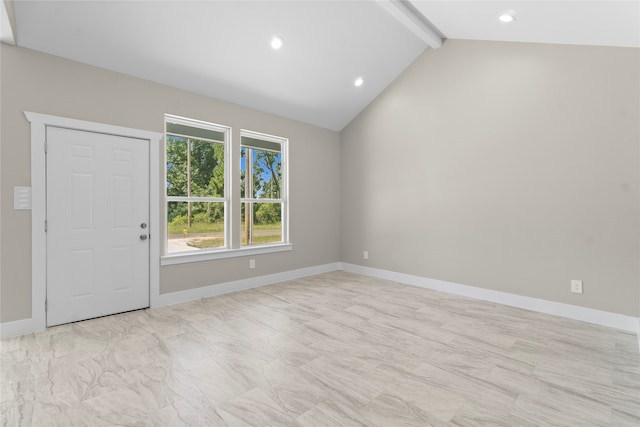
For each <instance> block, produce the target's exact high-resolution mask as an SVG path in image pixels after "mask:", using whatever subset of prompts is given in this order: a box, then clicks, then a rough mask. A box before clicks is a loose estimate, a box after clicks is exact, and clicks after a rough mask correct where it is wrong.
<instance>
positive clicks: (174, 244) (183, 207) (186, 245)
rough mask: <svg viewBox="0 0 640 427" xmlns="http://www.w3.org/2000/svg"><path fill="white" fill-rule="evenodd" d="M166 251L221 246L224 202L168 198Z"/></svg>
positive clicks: (222, 242)
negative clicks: (178, 200) (176, 200)
mask: <svg viewBox="0 0 640 427" xmlns="http://www.w3.org/2000/svg"><path fill="white" fill-rule="evenodd" d="M167 224H168V226H167V228H168V229H167V236H168V239H169V252H182V251H190V250H200V249H210V248H220V247H224V203H223V202H219V203H215V202H168V203H167Z"/></svg>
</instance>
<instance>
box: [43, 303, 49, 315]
mask: <svg viewBox="0 0 640 427" xmlns="http://www.w3.org/2000/svg"><path fill="white" fill-rule="evenodd" d="M48 309H49V300H44V311H45V312H46V311H47V310H48Z"/></svg>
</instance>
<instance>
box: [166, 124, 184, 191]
mask: <svg viewBox="0 0 640 427" xmlns="http://www.w3.org/2000/svg"><path fill="white" fill-rule="evenodd" d="M166 155H167V196H181V197H184V196H186V195H187V140H186V139H185V138H181V137H176V136H170V135H167V152H166Z"/></svg>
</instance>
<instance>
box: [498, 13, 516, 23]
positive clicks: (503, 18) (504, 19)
mask: <svg viewBox="0 0 640 427" xmlns="http://www.w3.org/2000/svg"><path fill="white" fill-rule="evenodd" d="M498 19H499V20H500V22H507V23H508V22H513V21H515V20H516V17H515V16H513V15H509V14H508V13H505V14H504V15H500V17H499V18H498Z"/></svg>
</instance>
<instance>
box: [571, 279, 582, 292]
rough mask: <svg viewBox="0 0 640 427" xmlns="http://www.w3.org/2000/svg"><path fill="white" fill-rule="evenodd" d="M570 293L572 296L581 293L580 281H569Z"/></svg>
mask: <svg viewBox="0 0 640 427" xmlns="http://www.w3.org/2000/svg"><path fill="white" fill-rule="evenodd" d="M571 292H573V293H574V294H581V293H582V280H572V281H571Z"/></svg>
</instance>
